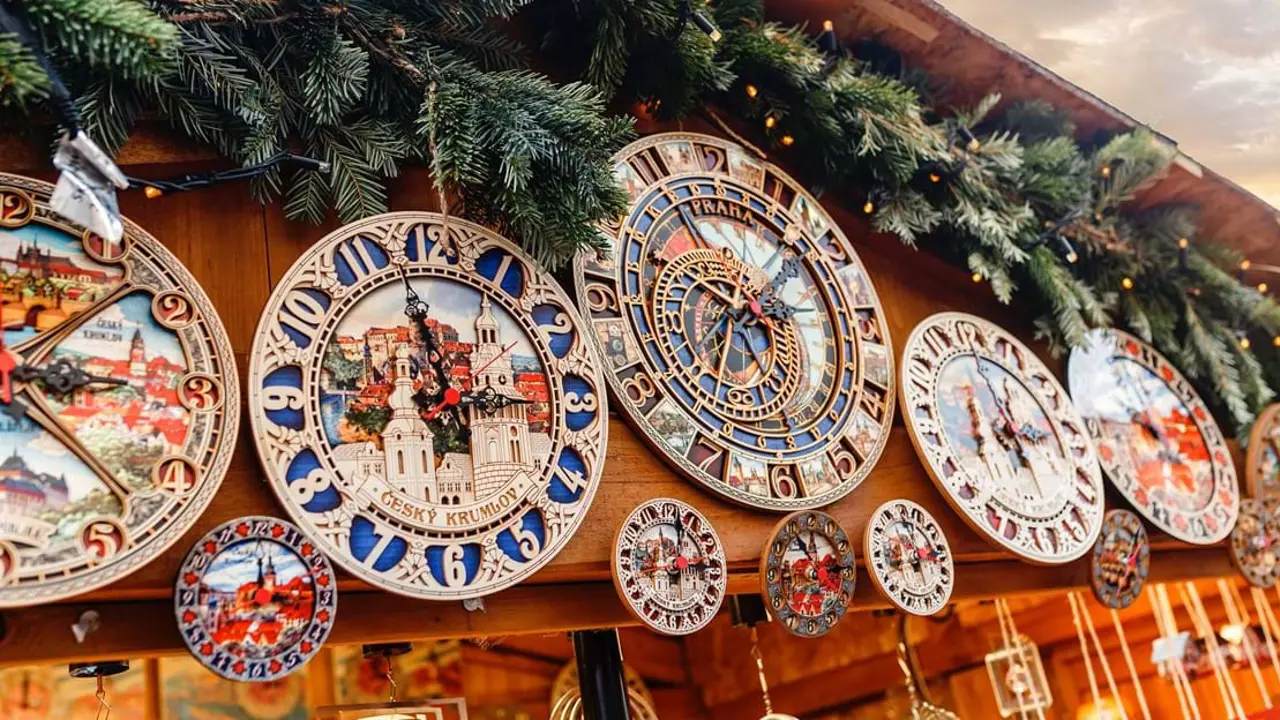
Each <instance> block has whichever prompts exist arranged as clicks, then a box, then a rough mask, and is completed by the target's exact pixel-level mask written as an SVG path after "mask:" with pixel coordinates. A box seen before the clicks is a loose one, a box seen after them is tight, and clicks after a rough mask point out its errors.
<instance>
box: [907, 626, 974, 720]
mask: <svg viewBox="0 0 1280 720" xmlns="http://www.w3.org/2000/svg"><path fill="white" fill-rule="evenodd" d="M910 617H911V615H910V614H908V613H903V614H902V615H900V616H899V617H898V668H899V669H901V670H902V682H903V684H904V685H906V687H907V695H908V696H909V697H910V698H911V716H910V720H960V716H959V715H956V714H955V713H953V712H951V711H950V710H948V709H946V708H943V707H939V706H937V705H934V704H933V703H932V702H930V701H929V684H928V683H927V682H925V679H924V677H923V676H922V675H921V673H920V664H919V663H918V662H917V661H916V654H915V650H914V649H912V647H911V644H910V642H909V641H908V638H907V622H908V619H909V618H910Z"/></svg>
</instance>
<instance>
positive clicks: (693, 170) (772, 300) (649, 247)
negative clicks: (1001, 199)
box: [575, 133, 894, 511]
mask: <svg viewBox="0 0 1280 720" xmlns="http://www.w3.org/2000/svg"><path fill="white" fill-rule="evenodd" d="M614 172H615V175H616V176H617V178H618V180H619V181H620V182H621V183H622V184H623V186H624V188H625V189H626V191H627V193H628V195H629V197H630V198H631V209H630V210H629V211H628V212H627V214H626V215H625V216H624V217H622V218H621V219H620V220H619V222H617V223H613V224H610V225H607V226H605V227H603V228H602V232H604V233H605V235H606V236H607V238H608V241H609V242H610V244H611V245H612V248H613V255H612V257H610V258H591V257H586V256H580V257H579V258H578V261H577V263H576V265H575V279H576V284H577V290H578V298H579V301H580V303H581V305H582V306H583V308H584V313H585V314H586V316H587V319H588V321H589V322H590V323H591V337H592V340H593V342H595V343H596V344H597V345H598V347H599V348H600V350H601V355H602V357H603V359H604V361H605V364H606V365H607V366H608V370H609V372H608V373H607V377H608V382H609V384H610V386H611V388H612V390H613V393H614V397H615V398H616V402H617V404H618V405H620V406H621V407H622V410H623V413H624V414H625V415H626V416H627V417H628V419H629V420H630V421H631V423H632V424H633V425H634V426H635V427H636V428H637V429H638V430H639V431H640V433H641V435H642V436H643V437H644V438H646V439H647V441H648V442H649V443H650V444H651V445H652V446H653V447H654V448H655V449H656V450H657V452H658V453H659V454H660V455H661V456H662V457H664V458H665V459H666V460H667V461H668V462H669V463H670V464H671V465H673V466H674V467H675V468H676V469H677V470H679V471H680V472H681V473H683V474H684V475H685V476H686V477H688V478H691V479H693V480H694V481H696V482H698V483H700V484H701V485H702V486H703V487H705V488H707V489H709V490H711V491H713V492H716V493H718V494H720V495H721V496H723V497H725V498H728V499H729V500H732V501H735V502H738V503H741V504H743V505H747V506H750V507H754V508H760V509H765V510H776V511H787V510H797V509H812V508H816V507H820V506H823V505H827V504H830V503H832V502H834V501H835V500H837V499H839V498H841V497H843V496H844V495H846V494H847V493H849V492H850V491H851V490H853V488H854V487H856V486H857V485H858V483H860V482H861V481H862V479H863V478H864V477H866V475H867V473H868V472H870V470H871V467H872V466H873V465H874V464H875V461H876V459H877V458H878V457H879V456H880V453H881V451H882V450H883V449H884V444H885V441H886V439H887V438H888V434H889V424H890V422H891V421H892V418H893V402H894V391H893V383H894V372H893V353H892V352H891V351H890V345H889V333H888V329H887V327H886V325H885V321H884V313H883V311H882V310H881V308H880V303H879V300H878V299H877V298H876V293H875V289H874V288H872V286H871V282H870V280H869V279H868V277H867V273H866V271H865V269H864V268H863V267H862V263H861V262H860V261H859V260H858V257H857V254H856V253H855V252H854V250H853V247H852V246H851V245H850V243H849V241H848V240H846V239H845V237H844V235H843V233H841V232H840V229H839V228H838V227H837V226H836V225H835V223H834V222H832V220H831V218H830V217H829V216H827V214H826V213H825V212H824V211H823V210H822V207H821V206H820V205H818V203H817V202H816V201H815V200H814V199H813V197H812V196H811V195H809V194H808V193H807V192H805V191H804V189H803V188H802V187H801V186H800V185H799V184H798V183H796V182H795V181H794V180H792V179H791V178H790V177H788V176H787V175H786V174H785V173H783V172H782V171H781V170H779V169H778V168H777V167H774V166H773V165H770V164H768V163H766V162H763V161H761V160H759V159H757V158H756V157H754V156H752V155H751V154H750V153H748V152H747V151H746V150H745V149H743V148H742V147H739V146H738V145H734V144H733V143H729V142H726V141H723V140H720V139H718V138H714V137H710V136H706V135H694V134H689V133H669V134H663V135H654V136H652V137H648V138H645V139H643V140H640V141H638V142H635V143H632V144H631V145H629V146H628V147H627V148H625V149H624V150H623V151H622V152H621V153H620V154H619V156H618V157H617V161H616V164H615V166H614Z"/></svg>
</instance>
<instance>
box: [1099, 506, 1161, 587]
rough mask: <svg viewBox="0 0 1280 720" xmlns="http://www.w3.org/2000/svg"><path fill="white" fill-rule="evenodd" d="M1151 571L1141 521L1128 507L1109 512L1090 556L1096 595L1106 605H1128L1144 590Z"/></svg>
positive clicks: (1147, 545) (1148, 545) (1148, 550)
mask: <svg viewBox="0 0 1280 720" xmlns="http://www.w3.org/2000/svg"><path fill="white" fill-rule="evenodd" d="M1150 570H1151V546H1150V543H1148V542H1147V529H1146V528H1145V527H1143V525H1142V520H1140V519H1138V516H1137V515H1134V514H1133V513H1131V512H1129V511H1128V510H1111V511H1108V512H1107V514H1106V517H1104V518H1103V519H1102V532H1101V533H1099V534H1098V541H1097V542H1096V543H1094V544H1093V555H1091V556H1090V559H1089V579H1090V583H1091V584H1092V585H1093V595H1094V597H1096V598H1097V599H1098V602H1100V603H1102V604H1103V605H1105V606H1106V607H1109V608H1112V609H1115V610H1122V609H1124V608H1127V607H1129V606H1130V605H1131V604H1133V601H1134V600H1137V599H1138V595H1139V594H1141V593H1142V586H1143V585H1144V584H1145V583H1146V582H1147V574H1148V573H1149V572H1150Z"/></svg>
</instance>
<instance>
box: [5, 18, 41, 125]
mask: <svg viewBox="0 0 1280 720" xmlns="http://www.w3.org/2000/svg"><path fill="white" fill-rule="evenodd" d="M48 94H49V78H48V77H47V76H45V74H44V69H43V68H41V67H40V63H39V62H37V61H36V58H35V56H34V55H32V54H31V50H30V49H28V48H27V46H26V45H24V44H22V42H21V41H20V40H18V38H17V36H15V35H10V34H7V33H0V106H6V105H7V106H15V107H16V106H19V105H22V104H24V103H28V102H32V101H35V100H42V99H44V98H45V97H47V96H48Z"/></svg>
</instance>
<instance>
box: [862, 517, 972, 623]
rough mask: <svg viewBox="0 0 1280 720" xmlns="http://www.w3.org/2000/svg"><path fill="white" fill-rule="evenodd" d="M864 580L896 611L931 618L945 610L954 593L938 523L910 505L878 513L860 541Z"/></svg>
mask: <svg viewBox="0 0 1280 720" xmlns="http://www.w3.org/2000/svg"><path fill="white" fill-rule="evenodd" d="M863 554H864V557H865V558H866V561H867V574H868V575H870V576H871V580H872V582H873V583H875V586H876V587H877V588H878V589H879V590H880V593H881V594H882V595H884V596H885V597H886V598H888V599H889V602H891V603H893V604H894V605H896V606H897V607H898V608H900V609H902V610H905V611H906V612H909V613H911V614H913V615H933V614H934V613H937V612H938V611H940V610H942V609H943V608H945V607H946V606H947V602H948V601H949V600H951V591H952V590H953V589H954V588H955V565H954V564H953V562H952V559H951V547H950V546H949V545H948V544H947V536H946V535H944V534H943V533H942V528H941V527H940V526H939V525H938V521H937V520H935V519H934V518H933V516H932V515H930V514H929V511H928V510H925V509H924V508H922V507H920V506H919V505H917V504H916V503H913V502H911V501H910V500H890V501H889V502H887V503H885V504H883V505H881V506H880V507H878V508H876V509H875V511H874V512H872V513H871V519H870V520H869V521H868V522H867V530H866V534H865V535H864V536H863Z"/></svg>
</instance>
